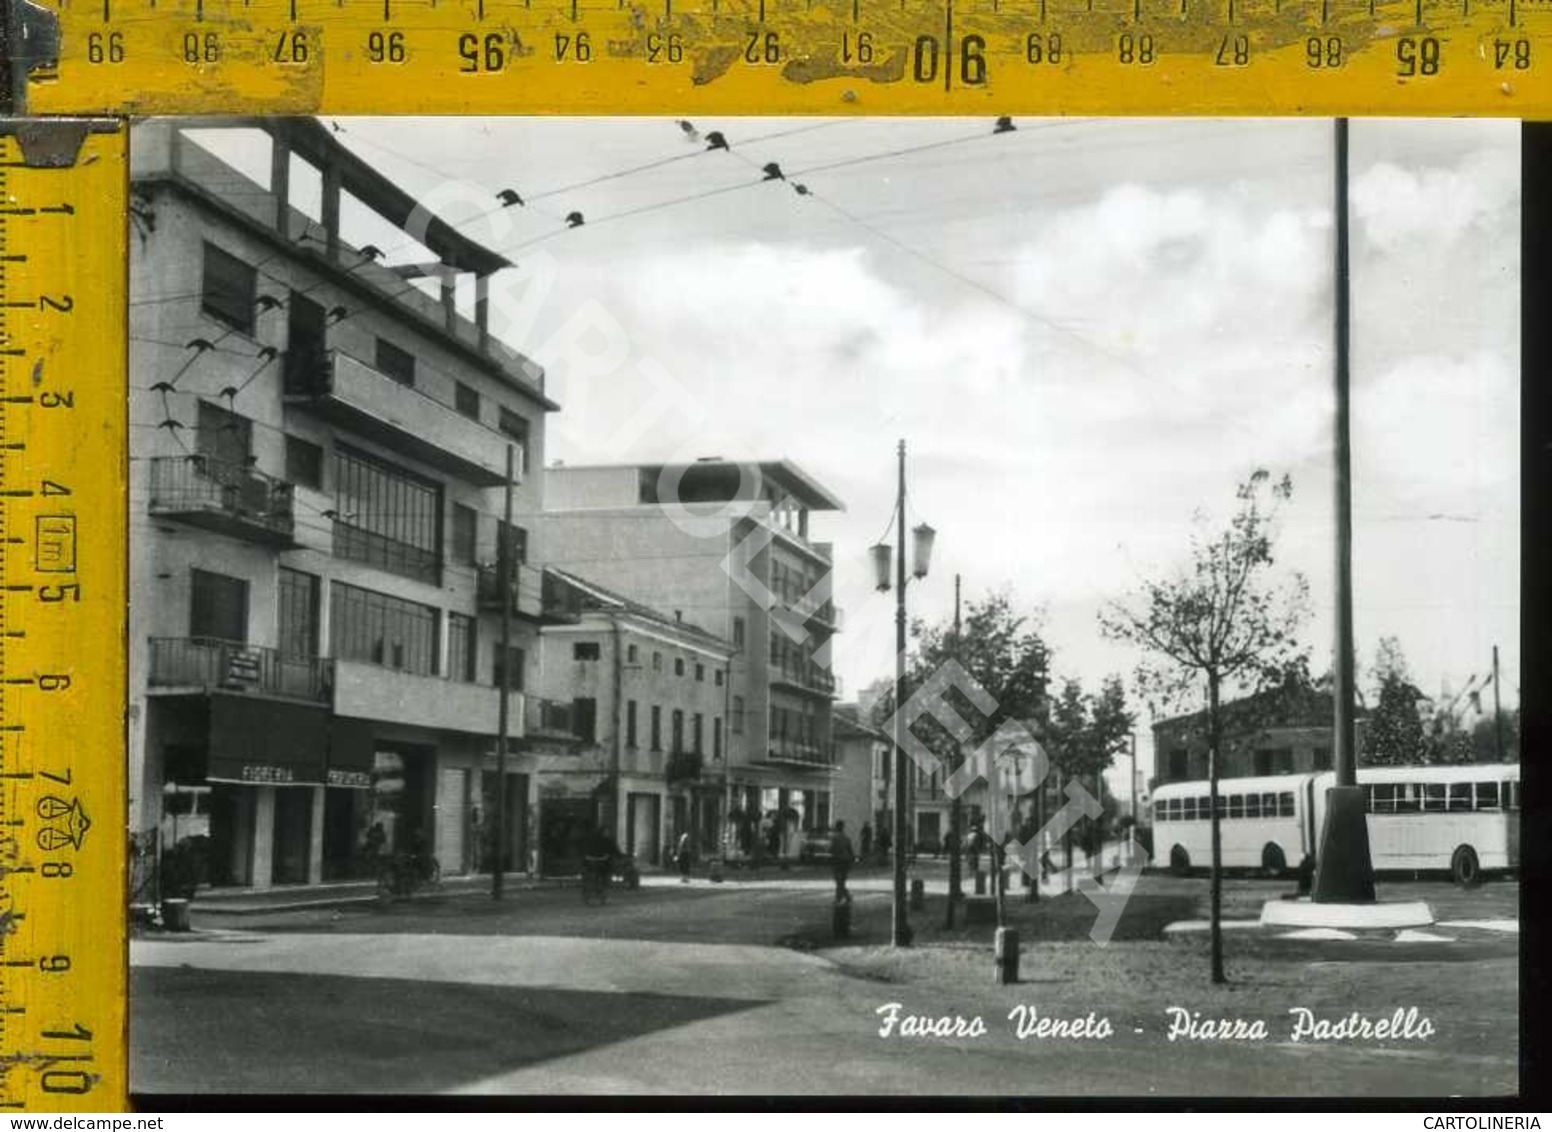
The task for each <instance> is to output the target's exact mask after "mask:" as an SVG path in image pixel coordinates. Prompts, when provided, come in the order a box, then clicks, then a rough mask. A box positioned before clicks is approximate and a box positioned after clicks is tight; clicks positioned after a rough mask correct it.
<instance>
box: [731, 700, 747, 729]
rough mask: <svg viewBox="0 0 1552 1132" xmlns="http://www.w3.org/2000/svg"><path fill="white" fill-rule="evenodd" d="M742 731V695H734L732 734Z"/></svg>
mask: <svg viewBox="0 0 1552 1132" xmlns="http://www.w3.org/2000/svg"><path fill="white" fill-rule="evenodd" d="M743 733H744V697H743V696H734V697H733V734H734V735H742V734H743Z"/></svg>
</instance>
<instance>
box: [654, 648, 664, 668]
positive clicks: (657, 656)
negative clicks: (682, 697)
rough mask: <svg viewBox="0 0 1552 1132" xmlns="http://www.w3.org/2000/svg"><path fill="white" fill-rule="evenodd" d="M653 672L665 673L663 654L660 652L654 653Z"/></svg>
mask: <svg viewBox="0 0 1552 1132" xmlns="http://www.w3.org/2000/svg"><path fill="white" fill-rule="evenodd" d="M652 671H653V672H661V671H663V654H662V653H660V652H655V651H654V652H653V654H652Z"/></svg>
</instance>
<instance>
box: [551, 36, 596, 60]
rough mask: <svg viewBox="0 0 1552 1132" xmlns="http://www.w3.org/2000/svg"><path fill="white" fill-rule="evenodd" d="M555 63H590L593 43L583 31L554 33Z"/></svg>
mask: <svg viewBox="0 0 1552 1132" xmlns="http://www.w3.org/2000/svg"><path fill="white" fill-rule="evenodd" d="M555 61H556V62H557V63H565V62H572V63H591V62H592V61H593V43H592V40H591V38H590V37H589V36H588V34H587V32H585V31H578V32H572V33H570V34H569V35H568V34H567V33H566V32H563V31H558V32H556V33H555Z"/></svg>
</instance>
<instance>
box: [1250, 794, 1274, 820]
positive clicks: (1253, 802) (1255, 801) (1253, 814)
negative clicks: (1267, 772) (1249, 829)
mask: <svg viewBox="0 0 1552 1132" xmlns="http://www.w3.org/2000/svg"><path fill="white" fill-rule="evenodd" d="M1245 816H1246V817H1247V818H1258V817H1260V816H1261V795H1259V794H1246V795H1245ZM1269 816H1270V817H1276V816H1277V815H1276V814H1271V815H1269Z"/></svg>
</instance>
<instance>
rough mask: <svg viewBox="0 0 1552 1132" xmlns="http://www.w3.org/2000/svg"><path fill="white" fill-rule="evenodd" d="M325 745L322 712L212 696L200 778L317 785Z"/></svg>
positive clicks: (320, 780)
mask: <svg viewBox="0 0 1552 1132" xmlns="http://www.w3.org/2000/svg"><path fill="white" fill-rule="evenodd" d="M328 743H329V712H328V709H327V708H323V707H308V706H305V705H302V704H291V703H284V702H281V701H278V700H263V699H257V698H249V697H246V696H235V695H234V696H223V695H217V696H211V697H210V760H209V763H208V766H207V769H206V775H205V777H206V778H207V779H208V780H209V781H211V782H246V783H270V784H276V785H312V786H321V785H322V784H323V781H324V758H325V755H326V753H327V750H328Z"/></svg>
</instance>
